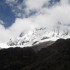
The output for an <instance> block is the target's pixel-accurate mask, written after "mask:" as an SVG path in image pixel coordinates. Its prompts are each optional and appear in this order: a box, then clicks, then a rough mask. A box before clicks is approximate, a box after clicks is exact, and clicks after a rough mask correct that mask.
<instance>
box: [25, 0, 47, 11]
mask: <svg viewBox="0 0 70 70" xmlns="http://www.w3.org/2000/svg"><path fill="white" fill-rule="evenodd" d="M47 2H48V0H27V1H26V6H27V8H28V9H30V10H31V9H40V8H41V7H42V6H43V5H44V4H45V3H47Z"/></svg>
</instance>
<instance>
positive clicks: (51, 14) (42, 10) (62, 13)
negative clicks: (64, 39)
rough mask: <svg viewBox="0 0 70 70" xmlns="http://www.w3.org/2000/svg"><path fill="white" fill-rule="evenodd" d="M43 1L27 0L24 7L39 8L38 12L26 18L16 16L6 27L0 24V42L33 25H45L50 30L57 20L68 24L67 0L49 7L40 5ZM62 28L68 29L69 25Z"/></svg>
mask: <svg viewBox="0 0 70 70" xmlns="http://www.w3.org/2000/svg"><path fill="white" fill-rule="evenodd" d="M65 1H66V0H65ZM45 2H46V0H35V1H33V0H27V3H26V5H27V8H26V9H39V10H38V12H37V13H36V14H34V15H32V16H30V17H28V18H16V20H15V22H14V23H13V25H12V26H11V27H9V28H7V29H5V28H4V26H3V25H0V42H5V41H8V40H9V39H10V38H11V37H12V38H13V37H18V36H19V34H20V33H21V32H22V31H25V32H26V33H28V32H29V31H30V30H33V29H34V28H35V27H44V26H46V27H48V28H49V29H50V30H52V29H53V28H54V26H56V25H57V23H58V22H61V23H62V25H67V24H70V5H69V3H68V2H64V1H61V2H60V4H57V5H55V6H52V7H51V8H47V7H42V6H43V4H44V3H45ZM20 7H21V6H20ZM1 22H2V21H1ZM62 28H63V29H68V30H70V27H69V26H64V27H62Z"/></svg>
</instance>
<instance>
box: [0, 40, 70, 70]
mask: <svg viewBox="0 0 70 70" xmlns="http://www.w3.org/2000/svg"><path fill="white" fill-rule="evenodd" d="M41 46H43V45H40V47H41ZM0 70H70V39H66V40H65V39H59V40H57V41H56V42H55V43H54V44H52V45H50V46H48V47H47V46H46V47H45V48H42V49H41V50H40V51H38V52H35V50H34V48H32V47H27V48H9V49H3V50H0Z"/></svg>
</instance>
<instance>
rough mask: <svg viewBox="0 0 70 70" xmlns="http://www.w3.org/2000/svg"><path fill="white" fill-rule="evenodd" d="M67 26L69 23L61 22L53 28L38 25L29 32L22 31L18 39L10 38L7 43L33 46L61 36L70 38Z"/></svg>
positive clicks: (9, 44) (16, 45)
mask: <svg viewBox="0 0 70 70" xmlns="http://www.w3.org/2000/svg"><path fill="white" fill-rule="evenodd" d="M67 27H68V25H64V24H61V23H60V22H58V24H57V25H56V26H54V27H53V29H49V28H48V27H36V28H34V29H33V30H31V31H28V32H27V33H25V32H24V31H23V32H21V34H20V35H19V37H17V38H16V39H14V40H12V39H10V40H9V42H7V45H8V46H15V47H26V46H33V45H36V44H38V43H40V42H44V41H50V40H53V41H55V40H57V39H59V38H65V39H66V38H70V31H69V29H67Z"/></svg>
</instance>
